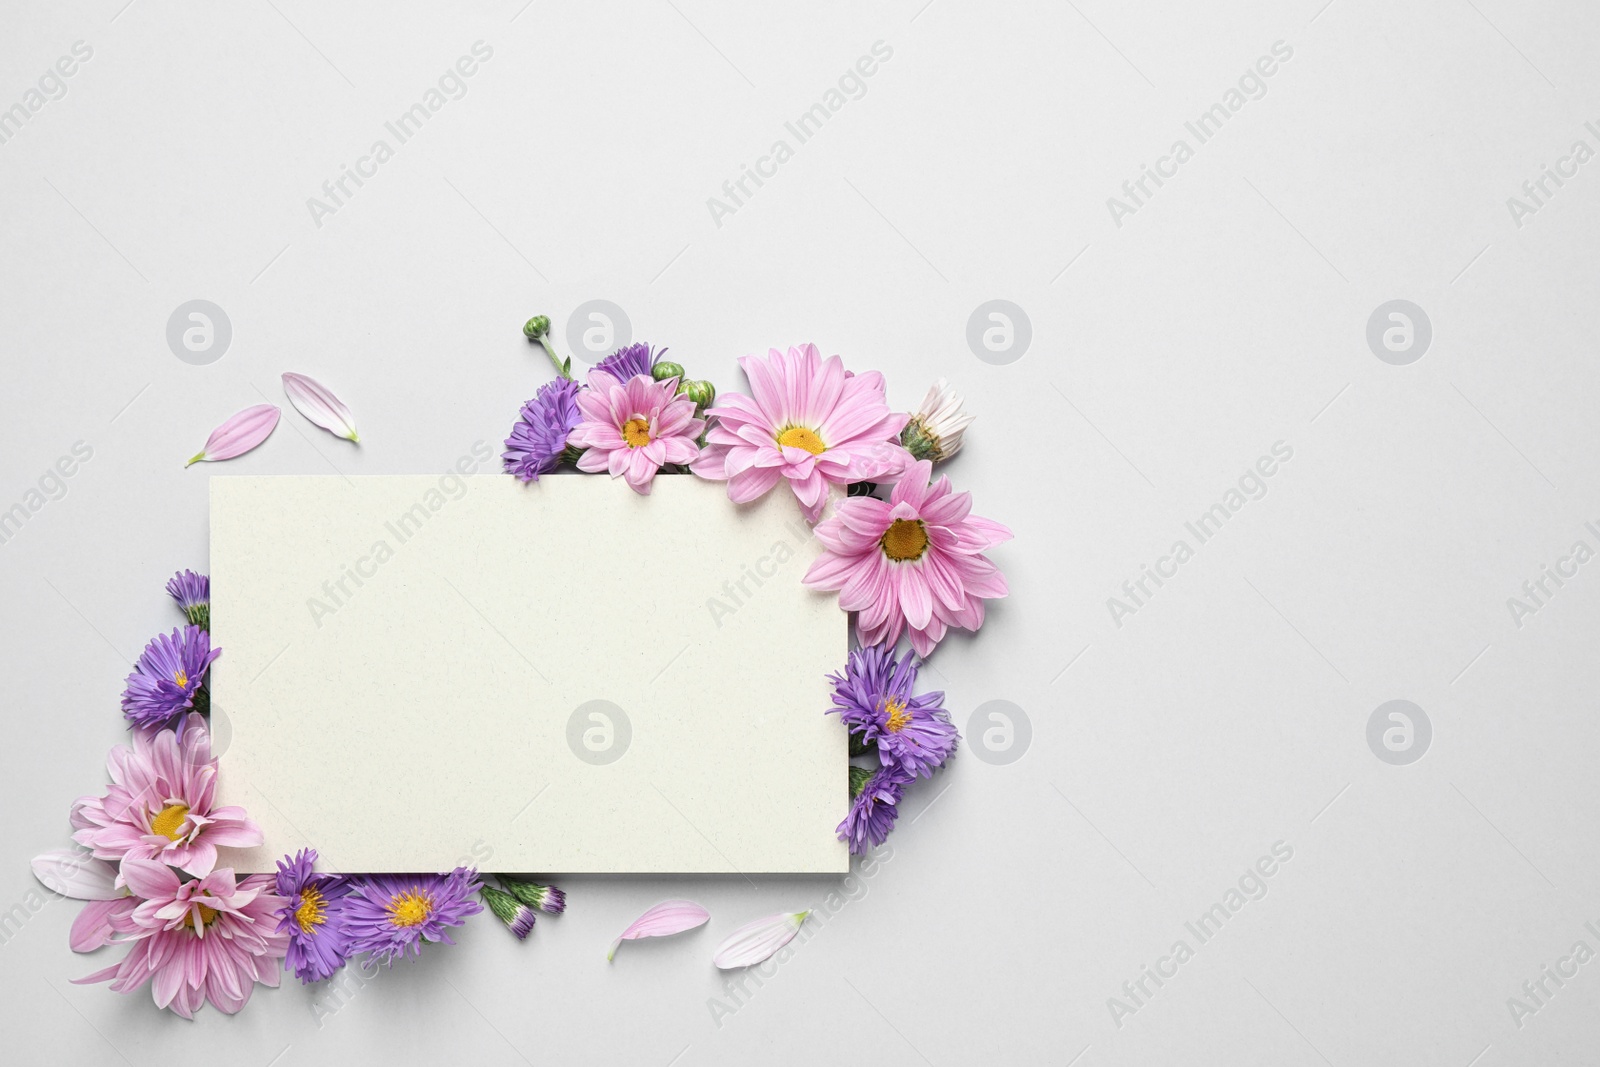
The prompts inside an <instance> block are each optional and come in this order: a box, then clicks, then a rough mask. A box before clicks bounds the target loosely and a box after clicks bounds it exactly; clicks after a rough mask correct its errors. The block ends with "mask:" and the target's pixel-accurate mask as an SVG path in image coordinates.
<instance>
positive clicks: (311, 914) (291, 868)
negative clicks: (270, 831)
mask: <svg viewBox="0 0 1600 1067" xmlns="http://www.w3.org/2000/svg"><path fill="white" fill-rule="evenodd" d="M316 861H317V850H316V849H313V848H304V849H301V850H300V852H299V853H298V854H297V855H295V856H285V857H284V858H283V859H281V860H279V861H278V885H277V889H278V895H279V896H280V897H282V898H283V899H284V901H285V902H286V903H285V904H284V906H283V907H281V908H279V909H278V932H279V933H280V934H288V935H289V954H288V955H287V956H285V957H284V961H283V967H284V970H291V971H293V972H294V973H295V976H296V977H298V978H299V979H300V981H301V982H304V983H306V984H307V985H309V984H310V983H312V982H320V981H322V980H323V979H324V978H327V977H329V976H330V975H332V974H333V973H334V972H335V971H337V970H338V969H339V968H340V967H343V966H344V964H345V960H347V959H349V958H350V938H349V936H348V935H347V934H346V933H345V930H344V925H343V922H342V919H343V913H344V901H345V898H347V897H348V896H349V895H350V882H349V880H348V879H346V878H343V877H341V876H339V875H329V874H316V873H314V872H313V871H312V870H311V865H312V864H314V863H315V862H316Z"/></svg>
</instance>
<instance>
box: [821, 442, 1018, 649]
mask: <svg viewBox="0 0 1600 1067" xmlns="http://www.w3.org/2000/svg"><path fill="white" fill-rule="evenodd" d="M932 474H933V464H932V463H930V462H928V461H927V460H923V461H922V462H920V463H917V464H914V465H912V466H911V467H910V468H909V469H908V470H907V471H906V472H905V474H904V475H902V476H901V478H900V481H899V482H898V483H897V484H896V485H895V487H894V490H893V491H892V492H891V493H890V494H889V501H888V503H884V502H883V501H882V500H878V499H876V498H874V497H870V496H855V497H850V498H849V499H848V500H844V501H841V502H840V504H839V510H838V513H837V514H835V515H834V516H833V517H832V518H830V519H828V520H827V521H826V522H823V523H820V524H818V526H817V540H818V541H821V542H822V544H823V546H824V551H823V553H822V555H821V556H820V557H818V559H817V561H816V562H815V563H813V564H812V565H811V569H810V570H808V571H807V572H806V576H805V579H804V581H805V584H806V585H809V586H811V587H813V588H816V589H837V590H838V591H839V606H840V607H841V608H844V609H845V610H846V611H857V612H860V613H861V614H860V615H859V616H858V617H857V619H856V623H857V625H858V626H859V627H860V630H861V643H862V644H864V645H877V644H888V645H893V644H894V643H895V642H896V641H898V640H899V639H900V631H901V630H902V629H905V630H907V631H909V632H910V634H911V646H912V647H913V648H915V649H916V650H917V655H919V656H926V655H927V654H928V653H929V652H931V651H933V647H934V646H935V645H937V644H938V643H939V642H940V641H941V640H942V639H943V638H944V635H945V631H946V630H947V629H948V628H949V627H952V626H954V627H956V628H958V629H962V630H976V629H977V628H978V627H979V626H982V625H983V601H984V600H985V599H990V600H992V599H995V598H997V597H1003V596H1005V595H1006V592H1007V589H1006V580H1005V576H1004V575H1002V574H1001V573H1000V571H999V569H998V568H996V567H995V565H994V564H993V563H991V562H989V558H988V557H987V556H985V555H983V551H984V549H986V548H991V547H993V546H994V545H998V544H1000V543H1001V542H1003V541H1009V540H1011V531H1010V530H1008V529H1006V528H1005V527H1004V526H1002V525H1000V524H999V523H998V522H993V521H991V520H989V519H980V518H978V517H977V516H976V515H973V514H971V511H972V496H971V494H970V493H954V492H951V491H950V479H948V478H940V479H939V480H938V481H937V482H935V483H934V484H932V485H929V484H928V479H929V478H930V477H931V476H932Z"/></svg>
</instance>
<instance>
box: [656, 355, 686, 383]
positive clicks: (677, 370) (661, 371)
mask: <svg viewBox="0 0 1600 1067" xmlns="http://www.w3.org/2000/svg"><path fill="white" fill-rule="evenodd" d="M650 374H651V376H652V377H654V378H655V380H656V381H658V382H664V381H666V380H667V379H668V378H678V379H680V380H681V379H682V378H683V364H682V363H668V362H667V361H666V360H662V361H661V362H660V363H657V364H656V365H655V369H654V370H652V371H651V372H650Z"/></svg>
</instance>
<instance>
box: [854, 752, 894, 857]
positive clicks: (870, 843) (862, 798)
mask: <svg viewBox="0 0 1600 1067" xmlns="http://www.w3.org/2000/svg"><path fill="white" fill-rule="evenodd" d="M909 780H910V779H908V778H907V777H906V776H905V774H904V773H903V772H902V771H901V770H900V769H899V768H897V767H880V768H878V770H877V773H875V774H874V775H873V776H872V777H871V778H868V779H867V784H866V785H864V786H862V788H861V792H859V793H857V794H856V798H855V799H854V800H852V801H851V802H850V814H848V815H846V816H845V817H844V822H842V823H840V824H839V827H838V831H839V840H840V841H848V842H850V854H851V855H852V856H859V855H861V853H863V852H865V851H866V850H867V849H869V848H876V847H878V846H879V845H881V844H883V842H884V839H885V838H887V837H888V836H889V831H890V830H893V829H894V821H895V819H897V818H899V816H900V809H899V808H898V807H897V805H898V804H899V803H900V798H901V797H902V796H904V795H905V790H906V782H908V781H909Z"/></svg>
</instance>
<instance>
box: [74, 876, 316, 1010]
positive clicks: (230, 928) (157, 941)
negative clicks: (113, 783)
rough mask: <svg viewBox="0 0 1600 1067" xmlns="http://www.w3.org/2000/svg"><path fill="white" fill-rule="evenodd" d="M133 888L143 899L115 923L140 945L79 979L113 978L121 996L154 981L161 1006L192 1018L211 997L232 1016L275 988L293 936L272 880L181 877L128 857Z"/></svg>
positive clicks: (260, 877) (154, 991) (100, 980)
mask: <svg viewBox="0 0 1600 1067" xmlns="http://www.w3.org/2000/svg"><path fill="white" fill-rule="evenodd" d="M122 873H123V877H124V878H126V879H127V882H128V888H130V889H132V890H133V892H134V893H135V894H136V895H137V896H139V897H142V898H143V900H142V901H141V902H140V903H139V905H138V906H137V907H135V908H134V909H133V910H132V912H131V913H129V914H128V915H126V916H119V917H118V918H116V919H115V920H113V925H114V926H115V927H116V928H117V930H118V931H119V932H121V933H125V934H127V935H128V939H130V940H132V942H133V947H132V948H130V949H129V950H128V954H127V955H126V956H124V957H123V958H122V962H121V963H116V964H113V965H112V966H110V967H107V968H106V969H105V970H103V971H96V972H95V973H94V974H91V975H89V976H88V977H86V978H79V979H75V981H76V983H77V984H80V985H81V984H84V983H87V982H104V981H106V980H107V979H112V982H111V988H112V989H114V990H116V991H117V992H118V993H132V992H134V991H135V990H137V989H139V988H140V987H142V986H143V985H144V984H145V983H146V982H149V983H150V992H151V995H152V996H153V997H154V998H155V1002H156V1007H158V1008H166V1007H170V1008H171V1009H172V1010H173V1011H175V1012H177V1013H178V1014H179V1015H181V1016H183V1017H184V1018H185V1019H192V1018H194V1013H195V1012H196V1011H197V1010H198V1009H200V1008H201V1007H203V1006H204V1005H205V1002H206V1001H208V1000H209V1001H211V1003H212V1004H214V1005H216V1006H217V1008H218V1010H220V1011H223V1012H225V1013H227V1014H229V1015H232V1014H233V1013H234V1012H236V1011H238V1010H239V1009H240V1008H242V1007H244V1006H245V1004H246V1003H247V1002H248V1001H249V1000H250V994H251V992H253V991H254V989H255V985H256V983H257V982H260V983H261V984H262V985H266V986H276V985H277V984H278V975H279V974H280V973H281V972H282V969H283V963H282V960H283V957H284V954H285V953H286V952H288V950H289V935H288V934H283V933H279V932H278V920H277V915H276V912H277V910H278V909H279V908H281V907H283V903H284V902H283V898H282V897H280V896H278V895H277V894H276V893H274V892H273V891H272V879H271V878H270V877H268V876H267V875H264V874H254V875H250V876H249V877H247V878H245V879H244V880H243V881H235V880H234V876H233V872H232V871H231V870H227V869H223V870H220V871H212V872H211V873H210V874H207V875H206V876H205V877H204V878H195V879H191V880H190V881H187V882H185V881H182V880H180V879H179V877H178V874H177V872H176V871H174V870H173V869H172V868H171V867H168V866H167V865H166V864H164V863H157V862H155V861H153V860H143V859H127V860H124V861H123V862H122Z"/></svg>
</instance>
